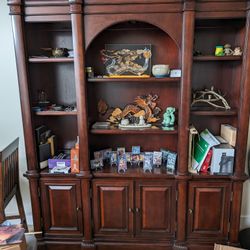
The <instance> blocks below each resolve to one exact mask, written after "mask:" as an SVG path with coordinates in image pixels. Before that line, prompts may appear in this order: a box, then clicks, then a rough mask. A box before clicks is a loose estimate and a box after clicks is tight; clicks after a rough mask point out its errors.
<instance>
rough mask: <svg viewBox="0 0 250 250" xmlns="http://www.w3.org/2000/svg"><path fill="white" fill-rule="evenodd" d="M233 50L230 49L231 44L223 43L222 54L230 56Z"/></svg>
mask: <svg viewBox="0 0 250 250" xmlns="http://www.w3.org/2000/svg"><path fill="white" fill-rule="evenodd" d="M233 53H234V52H233V50H232V49H231V45H230V44H228V43H227V44H225V45H224V54H225V56H231V55H232V54H233Z"/></svg>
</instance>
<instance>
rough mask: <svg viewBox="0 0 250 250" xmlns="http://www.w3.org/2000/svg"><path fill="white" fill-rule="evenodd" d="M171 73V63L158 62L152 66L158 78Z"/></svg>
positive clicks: (153, 72)
mask: <svg viewBox="0 0 250 250" xmlns="http://www.w3.org/2000/svg"><path fill="white" fill-rule="evenodd" d="M169 73H170V68H169V65H167V64H156V65H153V67H152V74H153V76H154V77H156V78H161V77H166V76H168V75H169Z"/></svg>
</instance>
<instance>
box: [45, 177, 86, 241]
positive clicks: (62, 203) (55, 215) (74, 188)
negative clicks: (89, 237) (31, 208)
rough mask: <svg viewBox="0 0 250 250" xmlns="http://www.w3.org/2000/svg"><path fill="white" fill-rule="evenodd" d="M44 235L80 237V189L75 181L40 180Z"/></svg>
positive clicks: (81, 231) (78, 183) (81, 232)
mask: <svg viewBox="0 0 250 250" xmlns="http://www.w3.org/2000/svg"><path fill="white" fill-rule="evenodd" d="M41 202H42V204H43V205H42V208H43V211H42V212H43V218H45V220H44V231H45V234H47V235H50V234H53V235H56V234H60V235H62V234H64V235H72V236H73V235H74V236H81V235H82V234H83V230H82V208H81V187H80V181H77V180H72V181H69V180H41Z"/></svg>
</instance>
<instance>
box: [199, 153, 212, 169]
mask: <svg viewBox="0 0 250 250" xmlns="http://www.w3.org/2000/svg"><path fill="white" fill-rule="evenodd" d="M212 154H213V151H212V149H211V148H210V149H209V151H208V153H207V156H206V158H205V160H204V162H203V164H202V166H201V169H200V171H201V172H202V173H207V172H208V169H209V167H210V163H211V159H212Z"/></svg>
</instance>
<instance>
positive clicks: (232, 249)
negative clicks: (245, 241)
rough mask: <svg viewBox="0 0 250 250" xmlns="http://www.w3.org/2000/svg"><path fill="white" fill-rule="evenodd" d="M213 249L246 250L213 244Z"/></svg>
mask: <svg viewBox="0 0 250 250" xmlns="http://www.w3.org/2000/svg"><path fill="white" fill-rule="evenodd" d="M214 250H246V249H243V248H237V247H231V246H224V245H219V244H214Z"/></svg>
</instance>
